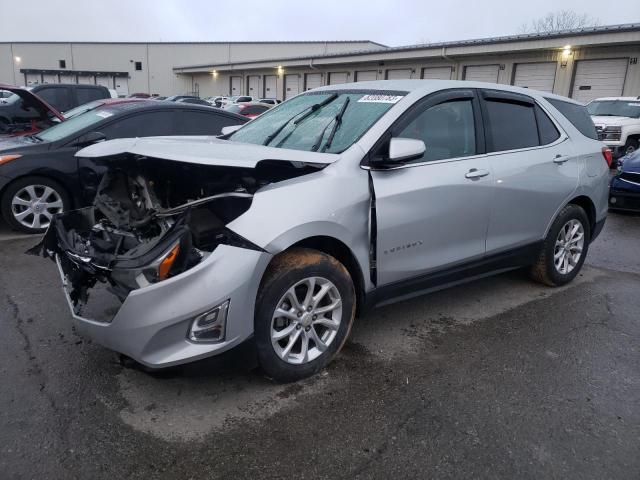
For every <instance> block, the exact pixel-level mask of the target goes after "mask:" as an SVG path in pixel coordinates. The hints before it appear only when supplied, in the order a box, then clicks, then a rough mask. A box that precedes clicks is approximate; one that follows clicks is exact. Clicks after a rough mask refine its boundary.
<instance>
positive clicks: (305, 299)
mask: <svg viewBox="0 0 640 480" xmlns="http://www.w3.org/2000/svg"><path fill="white" fill-rule="evenodd" d="M354 316H355V290H354V286H353V282H352V280H351V276H350V275H349V272H348V271H347V269H346V268H345V267H344V265H342V264H341V263H340V262H338V261H337V260H336V259H335V258H333V257H331V256H329V255H326V254H324V253H322V252H319V251H317V250H311V249H306V248H297V249H292V250H290V251H287V252H284V253H282V254H280V255H279V256H278V257H277V258H276V259H274V261H273V263H272V264H271V265H270V266H269V269H268V270H267V272H266V273H265V276H264V278H263V280H262V282H261V285H260V291H259V293H258V299H257V301H256V315H255V325H254V327H255V340H256V345H257V350H258V359H259V362H260V365H261V367H262V369H263V370H264V371H265V373H266V374H267V375H269V376H270V377H272V378H273V379H274V380H276V381H280V382H292V381H296V380H299V379H302V378H305V377H309V376H311V375H313V374H315V373H317V372H318V371H320V370H321V369H322V368H324V367H325V366H326V365H328V364H329V362H330V361H331V359H332V358H333V357H334V356H335V355H336V354H337V353H338V351H339V350H340V349H341V348H342V345H343V344H344V342H345V341H346V339H347V337H348V335H349V332H350V330H351V325H352V324H353V319H354Z"/></svg>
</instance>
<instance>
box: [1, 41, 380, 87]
mask: <svg viewBox="0 0 640 480" xmlns="http://www.w3.org/2000/svg"><path fill="white" fill-rule="evenodd" d="M381 47H383V45H380V44H378V43H374V42H370V41H366V40H365V41H358V40H356V41H340V42H324V41H323V42H218V43H212V42H203V43H86V42H72V43H65V42H46V43H45V42H16V43H0V83H8V84H17V85H33V84H36V83H69V82H71V83H76V82H77V83H97V84H101V85H105V86H107V87H109V88H114V89H116V90H118V92H119V93H121V94H127V93H134V92H146V93H152V94H153V93H156V94H159V95H173V94H178V93H186V92H197V91H198V88H197V87H198V85H197V83H194V82H192V81H191V78H190V77H185V76H182V75H176V74H175V73H174V71H173V68H174V67H175V66H176V65H184V64H185V63H189V64H192V65H193V64H201V63H205V62H213V63H229V62H239V61H251V60H256V59H260V58H265V57H267V56H268V57H273V56H300V55H326V54H333V53H338V52H348V51H353V50H367V49H369V50H371V49H379V48H381ZM243 88H244V87H243ZM274 89H275V87H274Z"/></svg>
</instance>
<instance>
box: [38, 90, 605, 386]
mask: <svg viewBox="0 0 640 480" xmlns="http://www.w3.org/2000/svg"><path fill="white" fill-rule="evenodd" d="M78 156H80V157H82V158H80V161H81V162H82V160H83V158H88V157H91V162H104V163H105V165H106V167H107V173H106V174H105V175H104V177H103V179H102V182H101V185H100V187H99V189H98V193H97V196H96V198H95V202H94V206H92V207H89V208H84V209H80V210H75V211H70V212H67V213H65V214H61V215H59V216H56V217H55V220H54V221H52V224H51V227H50V229H49V231H48V233H47V234H46V236H45V238H44V240H43V243H42V244H41V245H40V252H41V253H43V254H44V255H45V256H48V257H51V258H54V259H55V260H56V261H57V263H58V266H59V269H60V273H61V276H62V280H63V283H64V286H65V291H66V294H67V298H68V300H69V305H70V307H71V310H72V314H73V317H74V319H75V321H76V323H77V326H78V327H79V329H80V330H81V331H83V332H85V333H86V334H87V335H89V336H90V337H91V338H93V339H94V340H95V341H97V342H98V343H101V344H102V345H104V346H106V347H108V348H111V349H113V350H116V351H118V352H120V353H122V354H124V355H127V356H129V357H132V358H133V359H135V360H136V361H138V362H141V363H142V364H144V365H146V366H148V367H155V368H159V367H166V366H170V365H175V364H180V363H185V362H189V361H193V360H196V359H199V358H203V357H207V356H211V355H216V354H220V353H222V352H225V351H227V350H229V349H231V348H234V347H236V346H238V345H240V344H241V343H243V342H245V341H253V342H255V345H256V346H257V352H258V358H259V361H260V364H261V366H262V368H263V369H264V371H265V372H266V373H267V374H268V375H270V376H271V377H273V378H274V379H276V380H279V381H292V380H296V379H299V378H302V377H306V376H308V375H312V374H314V373H315V372H318V371H319V370H320V369H321V368H323V367H324V366H326V365H327V364H328V363H329V362H330V360H331V359H332V358H333V357H334V356H335V355H336V353H337V352H338V351H339V350H340V348H341V347H342V345H343V344H344V343H345V341H346V339H347V337H348V335H349V331H350V329H351V326H352V324H353V321H354V318H355V317H356V316H358V315H359V316H363V315H364V314H365V313H366V312H367V310H368V309H370V308H372V307H375V306H378V305H384V304H388V303H391V302H395V301H398V300H402V299H406V298H408V297H411V296H414V295H419V294H423V293H425V292H429V291H433V290H434V289H438V288H442V287H444V286H449V285H453V284H456V283H459V282H462V281H465V280H470V279H477V278H479V277H481V276H484V275H488V274H491V273H496V272H504V271H506V270H509V269H515V268H520V267H528V268H529V271H530V274H531V276H532V277H533V278H534V279H536V280H538V281H540V282H543V283H545V284H547V285H550V286H557V285H563V284H566V283H567V282H569V281H571V280H572V279H573V278H574V277H575V276H576V274H577V273H578V272H579V271H580V268H581V267H582V264H583V262H584V259H585V256H586V254H587V250H588V248H589V243H590V242H591V241H592V240H593V239H594V238H595V237H596V236H597V235H598V234H599V232H600V231H601V229H602V227H603V224H604V221H605V216H606V212H607V179H608V168H607V161H610V160H611V158H610V152H609V151H608V150H606V149H603V144H602V143H601V142H599V141H597V136H596V132H595V128H594V125H593V123H592V122H591V120H590V118H589V115H588V114H587V112H586V110H585V108H584V107H583V106H582V105H580V104H578V103H575V102H573V101H571V100H569V99H567V98H563V97H557V96H553V95H551V94H546V93H540V92H535V91H530V90H525V89H520V88H516V87H509V86H504V85H494V84H485V83H476V82H456V81H435V80H434V81H420V80H401V81H380V82H365V83H353V84H348V85H341V86H328V87H323V88H319V89H316V90H312V91H309V92H305V93H304V94H301V95H298V96H297V97H295V98H292V99H291V100H289V101H287V102H285V103H283V104H282V105H279V106H277V107H275V108H274V109H272V110H271V111H269V112H267V113H265V114H264V115H262V116H260V117H258V118H257V119H255V120H253V121H252V122H249V123H247V124H246V125H244V126H243V127H242V128H240V129H237V130H236V131H233V132H232V133H231V132H229V131H227V132H226V135H224V136H223V137H222V138H212V137H173V138H168V137H165V138H147V139H123V140H113V141H109V142H104V143H100V144H97V145H94V146H91V147H89V148H86V149H84V150H82V151H81V152H80V153H79V154H78ZM37 250H38V249H36V251H37Z"/></svg>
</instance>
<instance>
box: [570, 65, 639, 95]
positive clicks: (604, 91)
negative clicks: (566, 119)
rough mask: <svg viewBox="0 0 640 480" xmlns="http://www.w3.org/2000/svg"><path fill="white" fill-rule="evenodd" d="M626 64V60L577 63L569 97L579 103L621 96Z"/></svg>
mask: <svg viewBox="0 0 640 480" xmlns="http://www.w3.org/2000/svg"><path fill="white" fill-rule="evenodd" d="M627 63H628V59H626V58H616V59H613V60H580V61H578V62H577V63H576V73H575V77H574V80H573V89H572V93H571V96H572V97H573V98H575V99H576V100H578V101H579V102H589V101H591V100H593V99H594V98H598V97H619V96H621V95H622V89H623V88H624V77H625V76H626V75H627Z"/></svg>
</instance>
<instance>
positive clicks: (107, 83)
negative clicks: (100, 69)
mask: <svg viewBox="0 0 640 480" xmlns="http://www.w3.org/2000/svg"><path fill="white" fill-rule="evenodd" d="M96 85H102V86H103V87H107V88H113V77H112V76H111V75H100V76H97V77H96Z"/></svg>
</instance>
